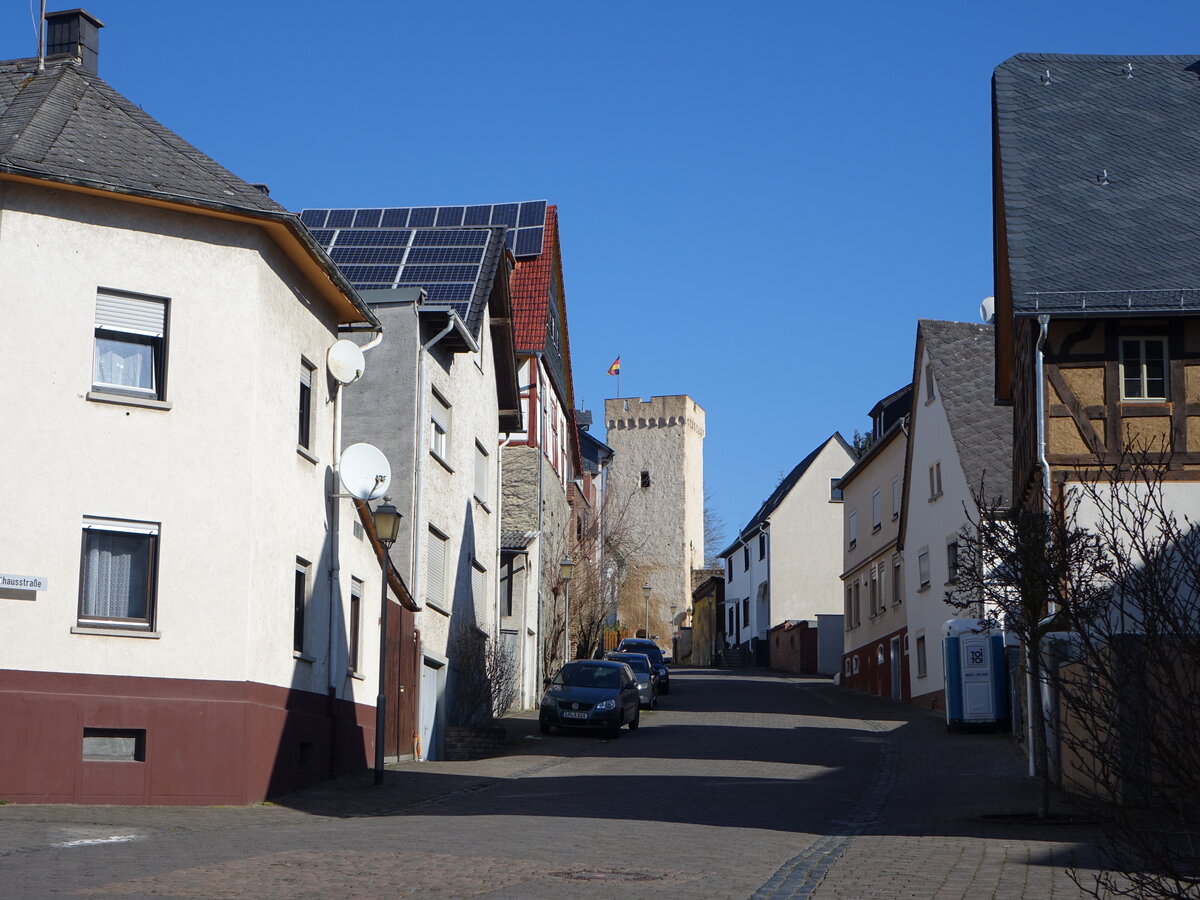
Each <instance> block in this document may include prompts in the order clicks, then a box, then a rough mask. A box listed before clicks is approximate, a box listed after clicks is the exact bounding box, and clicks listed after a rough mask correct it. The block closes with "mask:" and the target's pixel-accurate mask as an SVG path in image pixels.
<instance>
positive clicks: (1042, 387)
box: [1025, 315, 1054, 777]
mask: <svg viewBox="0 0 1200 900" xmlns="http://www.w3.org/2000/svg"><path fill="white" fill-rule="evenodd" d="M1049 329H1050V317H1049V316H1047V315H1040V316H1038V339H1037V348H1036V353H1035V355H1034V381H1035V385H1034V388H1035V394H1034V396H1035V399H1036V403H1035V405H1036V407H1037V442H1038V464H1039V465H1040V466H1041V467H1042V504H1043V508H1044V511H1045V513H1046V515H1050V514H1051V513H1050V462H1049V460H1047V459H1046V375H1045V371H1046V361H1045V351H1044V349H1043V348H1044V346H1045V344H1046V336H1047V334H1048V333H1049ZM1047 612H1050V613H1053V612H1054V610H1053V609H1048V610H1047ZM1025 652H1026V653H1040V652H1041V648H1040V647H1026V648H1025ZM1036 689H1037V686H1036V685H1034V683H1033V673H1032V672H1030V671H1029V664H1028V662H1026V665H1025V712H1026V714H1025V744H1026V747H1027V749H1028V753H1029V775H1030V777H1032V776H1035V775H1037V773H1038V772H1037V753H1036V751H1035V749H1034V746H1033V743H1034V741H1033V737H1034V735H1033V692H1034V690H1036Z"/></svg>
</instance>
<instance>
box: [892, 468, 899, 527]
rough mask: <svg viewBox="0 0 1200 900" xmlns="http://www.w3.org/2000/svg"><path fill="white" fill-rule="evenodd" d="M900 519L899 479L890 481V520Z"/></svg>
mask: <svg viewBox="0 0 1200 900" xmlns="http://www.w3.org/2000/svg"><path fill="white" fill-rule="evenodd" d="M899 517H900V478H899V477H898V476H897V477H896V478H893V479H892V518H893V519H897V518H899Z"/></svg>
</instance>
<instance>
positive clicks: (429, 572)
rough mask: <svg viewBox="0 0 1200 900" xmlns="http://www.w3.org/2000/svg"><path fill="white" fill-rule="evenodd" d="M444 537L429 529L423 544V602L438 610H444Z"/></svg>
mask: <svg viewBox="0 0 1200 900" xmlns="http://www.w3.org/2000/svg"><path fill="white" fill-rule="evenodd" d="M446 543H447V541H446V536H445V535H444V534H442V533H441V532H439V531H437V530H435V529H434V528H432V527H431V528H430V529H429V536H428V540H426V542H425V600H426V602H427V603H432V604H433V605H434V606H436V607H439V608H440V609H443V610H444V609H445V608H446Z"/></svg>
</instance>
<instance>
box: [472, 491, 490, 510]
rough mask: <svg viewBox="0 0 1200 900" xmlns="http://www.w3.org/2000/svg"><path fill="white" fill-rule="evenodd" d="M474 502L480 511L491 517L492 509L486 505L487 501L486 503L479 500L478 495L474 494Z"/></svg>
mask: <svg viewBox="0 0 1200 900" xmlns="http://www.w3.org/2000/svg"><path fill="white" fill-rule="evenodd" d="M475 502H476V503H478V504H479V507H480V508H481V509H482V510H483V511H484V512H485V513H487V514H488V515H491V514H492V508H491V507H490V506H488V504H487V501H486V500H481V499H480V498H479V495H478V494H476V495H475Z"/></svg>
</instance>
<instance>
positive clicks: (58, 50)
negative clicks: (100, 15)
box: [46, 9, 104, 74]
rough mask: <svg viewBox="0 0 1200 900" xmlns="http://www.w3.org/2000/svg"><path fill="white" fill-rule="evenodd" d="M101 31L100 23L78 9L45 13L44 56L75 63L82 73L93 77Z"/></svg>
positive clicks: (102, 25)
mask: <svg viewBox="0 0 1200 900" xmlns="http://www.w3.org/2000/svg"><path fill="white" fill-rule="evenodd" d="M103 27H104V23H103V22H101V21H100V20H99V19H97V18H96V17H95V16H93V15H92V14H91V13H88V12H85V11H84V10H82V9H66V10H63V11H62V12H52V13H46V56H48V57H54V56H69V57H72V58H74V59H78V60H79V61H80V62H81V63H82V64H83V68H84V69H85V70H86V71H88V72H91V73H92V74H97V72H96V59H97V57H98V56H99V53H100V29H101V28H103Z"/></svg>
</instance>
